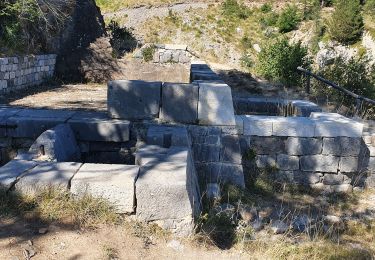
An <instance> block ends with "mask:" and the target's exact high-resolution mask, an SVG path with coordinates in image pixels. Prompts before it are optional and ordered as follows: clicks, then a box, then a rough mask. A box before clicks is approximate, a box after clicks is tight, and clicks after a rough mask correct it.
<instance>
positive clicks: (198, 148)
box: [193, 144, 221, 162]
mask: <svg viewBox="0 0 375 260" xmlns="http://www.w3.org/2000/svg"><path fill="white" fill-rule="evenodd" d="M220 151H221V148H220V146H218V145H207V144H194V145H193V153H194V158H195V160H196V161H198V162H219V161H220Z"/></svg>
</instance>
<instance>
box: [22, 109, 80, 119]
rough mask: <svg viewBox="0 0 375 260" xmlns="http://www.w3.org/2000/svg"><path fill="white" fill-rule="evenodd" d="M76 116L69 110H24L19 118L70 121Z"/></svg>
mask: <svg viewBox="0 0 375 260" xmlns="http://www.w3.org/2000/svg"><path fill="white" fill-rule="evenodd" d="M74 114H75V112H74V111H69V110H53V109H22V110H21V111H19V112H18V113H17V116H19V117H32V118H64V119H65V120H68V119H69V118H71V117H72V116H73V115H74Z"/></svg>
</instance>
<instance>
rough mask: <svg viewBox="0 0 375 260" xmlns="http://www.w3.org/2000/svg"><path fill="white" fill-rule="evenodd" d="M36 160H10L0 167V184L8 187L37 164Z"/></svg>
mask: <svg viewBox="0 0 375 260" xmlns="http://www.w3.org/2000/svg"><path fill="white" fill-rule="evenodd" d="M37 165H38V163H37V162H33V161H25V160H12V161H10V162H8V163H7V164H5V165H4V166H2V167H1V168H0V185H1V186H3V187H5V188H10V187H11V186H12V185H13V184H14V183H15V182H16V180H17V179H18V178H19V177H20V176H22V175H23V174H25V173H26V172H27V171H29V170H31V169H32V168H34V167H35V166H37Z"/></svg>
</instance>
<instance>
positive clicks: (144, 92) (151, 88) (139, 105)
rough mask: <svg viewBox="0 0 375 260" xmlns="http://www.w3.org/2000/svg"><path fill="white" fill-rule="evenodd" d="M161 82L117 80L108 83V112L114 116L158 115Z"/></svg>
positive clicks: (132, 117) (134, 118)
mask: <svg viewBox="0 0 375 260" xmlns="http://www.w3.org/2000/svg"><path fill="white" fill-rule="evenodd" d="M160 96H161V82H146V81H138V80H134V81H128V80H117V81H111V82H109V83H108V112H109V114H110V115H111V117H112V118H120V119H130V120H139V119H152V118H155V117H158V115H159V106H160Z"/></svg>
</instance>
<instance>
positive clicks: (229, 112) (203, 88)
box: [198, 83, 236, 125]
mask: <svg viewBox="0 0 375 260" xmlns="http://www.w3.org/2000/svg"><path fill="white" fill-rule="evenodd" d="M198 120H199V123H200V124H202V125H236V121H235V119H234V109H233V101H232V92H231V89H230V87H229V86H228V85H226V84H215V83H199V102H198Z"/></svg>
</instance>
